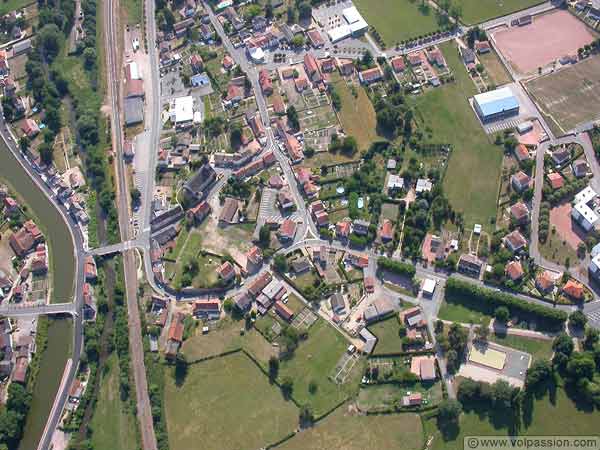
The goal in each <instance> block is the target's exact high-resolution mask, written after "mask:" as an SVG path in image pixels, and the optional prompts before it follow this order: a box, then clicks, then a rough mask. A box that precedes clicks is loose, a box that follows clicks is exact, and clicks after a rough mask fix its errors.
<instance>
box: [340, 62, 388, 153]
mask: <svg viewBox="0 0 600 450" xmlns="http://www.w3.org/2000/svg"><path fill="white" fill-rule="evenodd" d="M331 78H332V83H333V87H334V89H335V91H336V92H337V93H338V94H339V96H340V99H341V101H342V108H341V109H340V111H339V113H338V115H339V118H340V122H341V125H342V128H343V129H344V132H345V133H346V135H348V136H354V137H355V138H356V142H357V144H358V148H359V150H361V151H364V150H367V149H368V148H369V147H370V145H371V143H372V142H374V141H376V140H378V139H382V138H381V137H379V136H378V135H377V119H376V117H375V110H374V109H373V105H372V104H371V100H370V99H369V97H368V96H367V93H366V92H365V90H364V89H363V87H362V86H359V85H355V86H353V87H350V86H348V83H347V82H346V81H345V80H343V79H341V78H340V76H339V75H338V74H337V73H336V74H334V75H333V76H332V77H331ZM356 156H357V157H358V155H356Z"/></svg>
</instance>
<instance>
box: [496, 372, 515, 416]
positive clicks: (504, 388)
mask: <svg viewBox="0 0 600 450" xmlns="http://www.w3.org/2000/svg"><path fill="white" fill-rule="evenodd" d="M492 396H493V399H494V406H496V407H497V408H502V409H508V408H510V407H511V406H512V402H513V398H514V389H513V388H512V386H511V385H510V384H508V382H507V381H506V380H502V379H500V380H496V382H495V383H494V384H493V385H492Z"/></svg>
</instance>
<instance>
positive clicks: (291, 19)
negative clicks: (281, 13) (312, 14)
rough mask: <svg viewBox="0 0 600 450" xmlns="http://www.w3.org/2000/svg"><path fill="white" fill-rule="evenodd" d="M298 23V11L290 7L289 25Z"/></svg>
mask: <svg viewBox="0 0 600 450" xmlns="http://www.w3.org/2000/svg"><path fill="white" fill-rule="evenodd" d="M294 22H296V11H295V10H294V7H293V6H288V9H287V23H289V24H292V23H294Z"/></svg>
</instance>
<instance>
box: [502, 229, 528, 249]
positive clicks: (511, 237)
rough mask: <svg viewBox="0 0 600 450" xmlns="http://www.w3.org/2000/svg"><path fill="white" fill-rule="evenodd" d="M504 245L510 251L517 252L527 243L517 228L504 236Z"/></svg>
mask: <svg viewBox="0 0 600 450" xmlns="http://www.w3.org/2000/svg"><path fill="white" fill-rule="evenodd" d="M503 241H504V246H505V247H506V248H508V249H509V250H510V251H511V252H513V253H517V252H519V251H521V250H523V249H524V248H525V246H526V245H527V240H526V239H525V237H523V235H522V234H521V232H520V231H519V230H514V231H512V232H510V233H509V234H507V235H506V236H504V239H503Z"/></svg>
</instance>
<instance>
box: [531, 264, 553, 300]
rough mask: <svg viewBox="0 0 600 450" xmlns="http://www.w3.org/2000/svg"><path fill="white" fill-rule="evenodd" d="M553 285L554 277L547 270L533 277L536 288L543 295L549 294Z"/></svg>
mask: <svg viewBox="0 0 600 450" xmlns="http://www.w3.org/2000/svg"><path fill="white" fill-rule="evenodd" d="M555 283H556V276H555V275H554V274H552V273H551V272H550V271H548V270H544V271H542V272H541V273H540V274H539V275H538V276H537V277H535V286H536V288H537V289H538V290H539V291H540V292H542V293H544V294H547V293H549V292H551V291H552V290H553V289H554V286H555Z"/></svg>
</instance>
